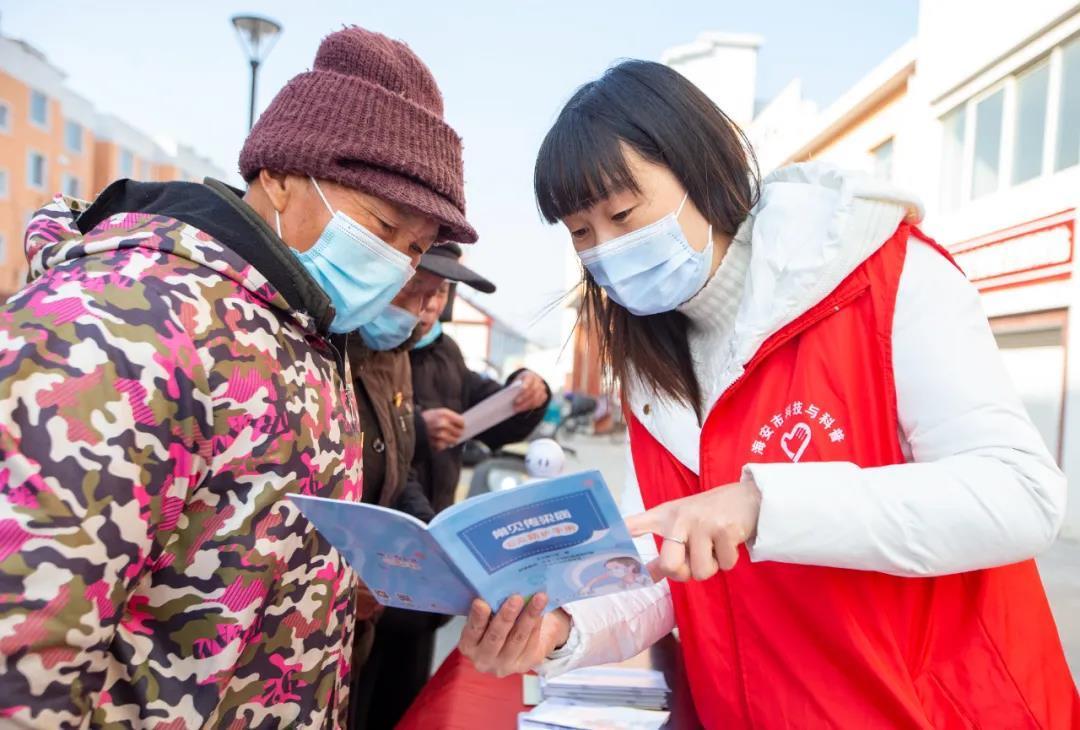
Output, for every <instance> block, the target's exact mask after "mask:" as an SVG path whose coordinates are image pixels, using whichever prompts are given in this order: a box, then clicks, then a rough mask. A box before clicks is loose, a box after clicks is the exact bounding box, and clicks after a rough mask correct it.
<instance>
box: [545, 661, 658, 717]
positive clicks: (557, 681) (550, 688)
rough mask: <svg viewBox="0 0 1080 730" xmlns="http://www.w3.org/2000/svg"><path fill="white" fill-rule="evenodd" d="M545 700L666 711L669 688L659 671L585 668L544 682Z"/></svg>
mask: <svg viewBox="0 0 1080 730" xmlns="http://www.w3.org/2000/svg"><path fill="white" fill-rule="evenodd" d="M540 692H541V695H542V696H543V698H544V699H545V700H547V699H552V698H558V699H563V700H575V701H578V702H589V703H592V704H600V705H623V706H626V707H637V708H640V709H643V710H664V709H667V706H668V695H670V694H671V689H670V688H669V687H668V684H667V680H666V679H664V675H663V674H662V673H661V672H658V671H656V670H655V669H629V668H624V667H585V668H583V669H575V670H574V671H572V672H567V673H566V674H562V675H559V676H558V677H554V678H552V679H544V680H541V682H540Z"/></svg>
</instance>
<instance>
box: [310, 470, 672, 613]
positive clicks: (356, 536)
mask: <svg viewBox="0 0 1080 730" xmlns="http://www.w3.org/2000/svg"><path fill="white" fill-rule="evenodd" d="M290 498H291V499H292V500H293V501H294V502H296V504H297V505H298V506H299V508H300V511H301V512H303V513H304V515H305V516H306V517H307V518H308V519H309V520H311V522H312V524H314V525H315V528H316V529H317V530H318V531H319V532H320V533H321V534H322V535H323V537H325V538H326V539H327V540H328V541H329V542H330V544H331V545H333V546H334V547H335V548H337V550H338V551H339V552H340V553H341V554H342V555H343V556H344V558H345V561H346V562H347V563H348V564H349V566H350V567H351V568H352V569H353V570H354V571H356V573H357V574H358V575H359V576H360V579H361V580H363V581H364V583H365V584H367V586H368V588H370V589H371V592H372V593H373V594H374V595H375V598H376V599H377V600H378V601H379V602H380V603H382V604H383V605H384V606H396V607H399V608H409V609H414V610H417V611H431V612H434V613H444V614H452V615H464V614H467V613H468V612H469V607H470V605H471V603H472V601H473V599H474V598H476V597H477V596H479V597H480V598H483V599H484V600H485V601H486V602H487V603H488V604H489V605H491V606H492V607H493V608H495V609H497V608H498V607H499V606H501V605H502V603H503V601H505V600H506V599H507V598H509V597H510V596H511V595H513V594H515V593H516V594H519V595H522V596H525V597H529V596H532V595H533V594H534V593H539V592H546V593H547V595H548V606H547V610H548V611H550V610H552V609H554V608H557V607H558V606H561V605H563V604H565V603H570V602H571V601H576V600H579V599H581V598H586V597H588V596H598V595H602V594H605V593H613V592H616V591H625V590H632V589H635V588H641V587H644V586H648V585H652V579H651V578H650V577H649V572H648V570H646V569H645V566H644V565H643V563H642V561H641V557H640V556H639V555H638V551H637V549H636V548H635V547H634V541H633V540H632V539H631V537H630V533H629V532H628V531H627V529H626V525H625V524H624V523H623V520H622V516H621V515H620V514H619V510H618V508H617V507H616V506H615V500H614V499H612V497H611V493H610V492H609V491H608V488H607V486H606V485H605V484H604V479H603V477H602V476H600V472H598V471H587V472H582V473H580V474H571V475H567V476H562V477H558V478H555V479H548V480H544V481H536V482H529V483H527V484H524V485H522V486H519V487H514V488H513V489H509V490H506V491H501V492H491V493H488V494H482V495H480V496H478V497H473V498H472V499H468V500H466V501H464V502H461V503H459V504H456V505H454V506H453V507H450V508H448V509H446V510H444V511H443V512H441V513H440V514H439V515H438V516H436V517H435V519H434V520H432V521H431V524H429V525H425V524H424V523H423V522H421V521H420V520H418V519H416V518H415V517H412V516H411V515H407V514H404V513H402V512H396V511H394V510H390V509H386V508H384V507H378V506H375V505H370V504H362V503H359V502H348V501H342V500H335V499H326V498H323V497H312V496H305V495H298V494H293V495H290Z"/></svg>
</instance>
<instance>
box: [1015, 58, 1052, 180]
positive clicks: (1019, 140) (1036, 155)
mask: <svg viewBox="0 0 1080 730" xmlns="http://www.w3.org/2000/svg"><path fill="white" fill-rule="evenodd" d="M1049 89H1050V66H1049V65H1047V64H1043V65H1042V66H1040V67H1039V68H1037V69H1035V70H1034V71H1031V72H1029V73H1027V74H1025V75H1024V76H1021V77H1020V78H1018V79H1017V80H1016V127H1015V131H1014V133H1013V175H1012V179H1013V182H1014V183H1022V182H1024V181H1025V180H1030V179H1032V178H1034V177H1038V176H1039V175H1041V174H1042V167H1043V149H1044V147H1045V140H1046V97H1047V92H1048V91H1049Z"/></svg>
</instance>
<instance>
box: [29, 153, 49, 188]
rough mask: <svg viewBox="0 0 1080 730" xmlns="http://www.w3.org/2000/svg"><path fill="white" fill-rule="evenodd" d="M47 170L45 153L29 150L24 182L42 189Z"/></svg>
mask: <svg viewBox="0 0 1080 730" xmlns="http://www.w3.org/2000/svg"><path fill="white" fill-rule="evenodd" d="M47 172H48V171H47V169H46V162H45V155H43V154H41V153H40V152H34V151H33V150H30V153H29V154H28V155H27V160H26V184H27V185H28V186H29V187H32V188H36V189H38V190H44V189H45V182H46V175H47Z"/></svg>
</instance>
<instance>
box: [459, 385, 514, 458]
mask: <svg viewBox="0 0 1080 730" xmlns="http://www.w3.org/2000/svg"><path fill="white" fill-rule="evenodd" d="M520 393H521V381H520V380H515V381H514V382H512V383H510V385H508V386H506V387H505V388H502V389H500V390H497V391H495V392H494V393H492V394H491V395H489V396H488V397H487V398H485V399H484V400H482V401H480V402H479V403H477V404H476V405H475V406H473V407H472V408H470V409H469V410H467V411H465V412H464V413H462V414H461V417H462V418H463V419H465V430H464V431H462V433H461V438H459V439H458V440H457V444H454V445H455V446H457V445H458V444H463V443H465V442H466V441H468V440H469V439H471V438H472V437H473V436H476V435H477V434H481V433H483V432H484V431H487V430H488V429H489V428H491V427H492V426H494V425H496V424H499V423H502V422H503V421H505V420H507V419H509V418H511V417H512V416H513V415H514V399H515V398H517V397H518V395H519V394H520Z"/></svg>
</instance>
